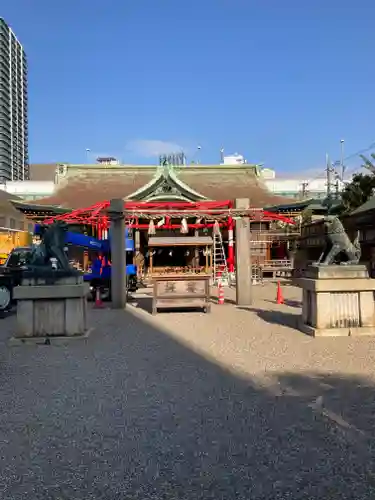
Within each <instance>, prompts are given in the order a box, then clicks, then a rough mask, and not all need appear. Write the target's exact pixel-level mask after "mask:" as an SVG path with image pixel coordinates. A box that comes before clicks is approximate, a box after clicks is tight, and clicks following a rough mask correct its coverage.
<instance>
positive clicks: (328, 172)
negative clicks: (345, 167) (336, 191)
mask: <svg viewBox="0 0 375 500" xmlns="http://www.w3.org/2000/svg"><path fill="white" fill-rule="evenodd" d="M334 172H335V169H334V168H333V166H332V164H331V161H330V159H329V157H328V154H326V175H327V208H328V212H329V211H330V210H331V207H332V185H333V174H334Z"/></svg>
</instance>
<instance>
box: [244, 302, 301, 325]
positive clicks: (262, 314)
mask: <svg viewBox="0 0 375 500" xmlns="http://www.w3.org/2000/svg"><path fill="white" fill-rule="evenodd" d="M238 309H241V310H243V311H248V312H252V313H255V314H257V316H258V317H259V318H260V319H262V320H263V321H265V322H266V323H270V324H273V325H282V326H287V327H289V328H298V319H299V315H298V314H293V313H288V312H285V311H277V310H274V309H273V310H268V309H258V308H255V307H238Z"/></svg>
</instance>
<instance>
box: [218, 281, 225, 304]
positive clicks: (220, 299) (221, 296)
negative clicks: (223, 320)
mask: <svg viewBox="0 0 375 500" xmlns="http://www.w3.org/2000/svg"><path fill="white" fill-rule="evenodd" d="M218 292H219V297H218V304H219V305H220V306H222V305H223V304H224V287H223V284H222V282H221V281H219V290H218Z"/></svg>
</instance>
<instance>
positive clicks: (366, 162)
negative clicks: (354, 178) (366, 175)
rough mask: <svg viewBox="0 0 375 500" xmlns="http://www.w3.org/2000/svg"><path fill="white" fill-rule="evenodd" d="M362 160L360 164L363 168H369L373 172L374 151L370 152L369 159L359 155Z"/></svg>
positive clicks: (374, 168)
mask: <svg viewBox="0 0 375 500" xmlns="http://www.w3.org/2000/svg"><path fill="white" fill-rule="evenodd" d="M359 156H360V158H361V159H362V161H363V164H362V165H361V166H362V167H363V168H367V170H370V172H371V173H372V174H375V153H371V160H370V159H369V158H367V157H366V156H364V155H359Z"/></svg>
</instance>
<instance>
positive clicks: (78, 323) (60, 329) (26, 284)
mask: <svg viewBox="0 0 375 500" xmlns="http://www.w3.org/2000/svg"><path fill="white" fill-rule="evenodd" d="M48 281H49V280H45V279H42V278H27V279H23V280H22V283H21V285H20V286H17V287H15V289H14V298H15V299H17V331H16V333H15V338H20V339H21V338H39V337H44V338H45V337H71V336H80V335H85V333H86V331H87V295H88V292H89V289H88V288H89V287H88V285H87V284H86V283H84V282H83V277H82V276H71V277H65V278H59V279H58V280H56V282H55V283H53V284H50V283H48Z"/></svg>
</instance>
